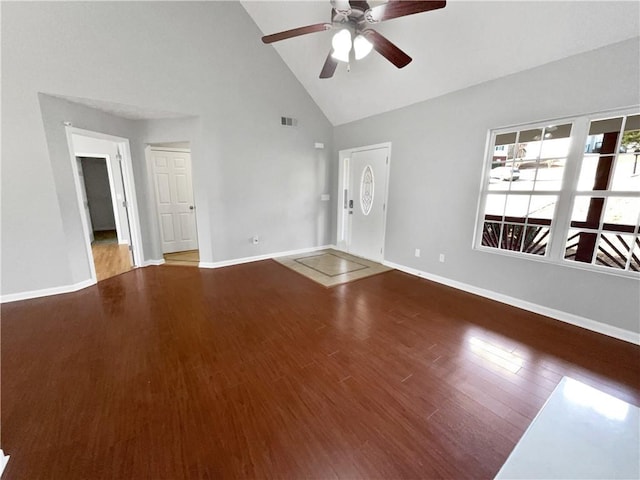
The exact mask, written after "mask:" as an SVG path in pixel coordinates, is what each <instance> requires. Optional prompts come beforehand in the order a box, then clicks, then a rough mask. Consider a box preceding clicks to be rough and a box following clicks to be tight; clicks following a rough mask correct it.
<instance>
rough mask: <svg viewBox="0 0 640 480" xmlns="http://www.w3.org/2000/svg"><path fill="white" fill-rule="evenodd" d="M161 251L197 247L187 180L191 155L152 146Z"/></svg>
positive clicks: (179, 250) (189, 188) (167, 251)
mask: <svg viewBox="0 0 640 480" xmlns="http://www.w3.org/2000/svg"><path fill="white" fill-rule="evenodd" d="M151 158H152V162H153V169H154V174H153V176H154V184H155V191H156V204H157V210H158V217H159V221H160V234H161V236H162V253H172V252H182V251H185V250H196V249H197V248H198V235H197V230H196V215H195V205H194V203H193V187H192V181H191V155H190V154H189V153H186V152H169V151H160V150H152V151H151Z"/></svg>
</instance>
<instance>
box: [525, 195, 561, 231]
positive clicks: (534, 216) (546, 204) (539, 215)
mask: <svg viewBox="0 0 640 480" xmlns="http://www.w3.org/2000/svg"><path fill="white" fill-rule="evenodd" d="M557 201H558V197H556V196H555V195H532V196H531V202H530V204H529V212H528V213H529V222H530V223H537V224H546V225H550V224H551V219H553V214H554V212H555V209H556V202H557Z"/></svg>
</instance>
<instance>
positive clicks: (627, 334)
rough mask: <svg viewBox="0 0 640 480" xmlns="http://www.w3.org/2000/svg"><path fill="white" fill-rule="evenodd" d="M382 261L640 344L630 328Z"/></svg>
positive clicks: (401, 269)
mask: <svg viewBox="0 0 640 480" xmlns="http://www.w3.org/2000/svg"><path fill="white" fill-rule="evenodd" d="M382 263H383V264H384V265H386V266H387V267H391V268H395V269H396V270H400V271H401V272H405V273H409V274H411V275H415V276H417V277H421V278H425V279H427V280H431V281H433V282H437V283H441V284H443V285H447V286H449V287H453V288H457V289H458V290H463V291H465V292H469V293H473V294H475V295H479V296H481V297H485V298H489V299H491V300H495V301H497V302H500V303H506V304H507V305H511V306H513V307H518V308H521V309H523V310H527V311H529V312H533V313H537V314H540V315H544V316H545V317H549V318H553V319H554V320H559V321H561V322H565V323H570V324H571V325H575V326H577V327H582V328H586V329H587V330H591V331H593V332H597V333H601V334H603V335H607V336H609V337H613V338H617V339H618V340H624V341H625V342H629V343H633V344H636V345H640V334H638V333H635V332H632V331H630V330H625V329H623V328H619V327H614V326H613V325H607V324H605V323H601V322H597V321H595V320H591V319H589V318H585V317H581V316H579V315H574V314H573V313H568V312H563V311H562V310H556V309H553V308H549V307H545V306H543V305H538V304H536V303H532V302H527V301H526V300H521V299H519V298H515V297H510V296H508V295H503V294H502V293H497V292H494V291H492V290H487V289H484V288H480V287H475V286H473V285H469V284H466V283H462V282H458V281H456V280H451V279H449V278H446V277H441V276H439V275H434V274H432V273H428V272H424V271H422V270H416V269H415V268H410V267H405V266H404V265H399V264H397V263H393V262H388V261H386V260H385V261H383V262H382Z"/></svg>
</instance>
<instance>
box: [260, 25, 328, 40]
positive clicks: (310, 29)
mask: <svg viewBox="0 0 640 480" xmlns="http://www.w3.org/2000/svg"><path fill="white" fill-rule="evenodd" d="M326 30H331V24H330V23H316V24H315V25H307V26H306V27H298V28H294V29H292V30H285V31H284V32H278V33H273V34H271V35H265V36H264V37H262V41H263V42H264V43H273V42H279V41H280V40H286V39H287V38H293V37H299V36H300V35H306V34H307V33H316V32H324V31H326Z"/></svg>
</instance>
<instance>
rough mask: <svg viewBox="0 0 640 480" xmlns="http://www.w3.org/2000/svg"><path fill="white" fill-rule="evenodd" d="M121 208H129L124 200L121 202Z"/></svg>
mask: <svg viewBox="0 0 640 480" xmlns="http://www.w3.org/2000/svg"><path fill="white" fill-rule="evenodd" d="M122 206H123V207H124V208H129V204H128V203H127V201H126V200H123V201H122Z"/></svg>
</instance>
